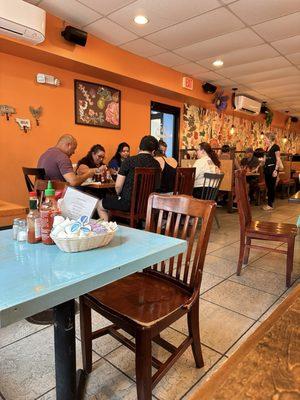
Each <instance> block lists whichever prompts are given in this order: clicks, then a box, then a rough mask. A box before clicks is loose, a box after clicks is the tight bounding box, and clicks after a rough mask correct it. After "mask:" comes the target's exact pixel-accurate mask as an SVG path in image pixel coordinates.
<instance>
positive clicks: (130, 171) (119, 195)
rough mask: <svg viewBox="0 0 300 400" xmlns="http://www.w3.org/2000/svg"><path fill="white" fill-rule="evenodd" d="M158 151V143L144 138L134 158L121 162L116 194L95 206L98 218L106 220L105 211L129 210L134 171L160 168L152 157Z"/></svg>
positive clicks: (146, 137) (153, 138) (149, 138)
mask: <svg viewBox="0 0 300 400" xmlns="http://www.w3.org/2000/svg"><path fill="white" fill-rule="evenodd" d="M157 149H158V141H157V139H155V137H153V136H150V135H148V136H144V137H143V138H142V140H141V142H140V150H139V153H138V154H137V155H136V156H132V157H128V158H127V159H126V160H124V161H123V163H122V165H121V168H120V170H119V173H118V175H117V180H116V194H115V195H112V196H107V197H105V199H103V200H102V201H100V202H99V203H98V206H97V211H98V214H99V217H100V218H102V219H104V220H105V221H107V220H108V213H107V210H121V211H129V210H130V200H131V191H132V188H133V183H134V169H135V168H137V167H144V168H145V167H148V168H160V166H159V163H158V161H156V160H155V159H154V158H153V156H154V154H155V152H156V150H157Z"/></svg>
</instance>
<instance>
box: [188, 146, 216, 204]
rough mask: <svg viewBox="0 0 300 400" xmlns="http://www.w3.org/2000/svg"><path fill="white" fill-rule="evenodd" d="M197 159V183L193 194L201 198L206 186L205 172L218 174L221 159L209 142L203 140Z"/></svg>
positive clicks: (195, 165)
mask: <svg viewBox="0 0 300 400" xmlns="http://www.w3.org/2000/svg"><path fill="white" fill-rule="evenodd" d="M197 158H198V159H197V161H196V162H195V164H194V167H195V168H196V175H195V184H194V190H193V196H194V197H196V198H198V199H199V198H201V194H202V191H203V186H204V174H205V173H207V172H208V173H211V174H218V173H220V166H221V163H220V160H219V159H218V156H217V154H216V152H215V151H214V150H213V149H212V148H211V146H210V144H209V143H206V142H202V143H200V145H199V149H198V150H197Z"/></svg>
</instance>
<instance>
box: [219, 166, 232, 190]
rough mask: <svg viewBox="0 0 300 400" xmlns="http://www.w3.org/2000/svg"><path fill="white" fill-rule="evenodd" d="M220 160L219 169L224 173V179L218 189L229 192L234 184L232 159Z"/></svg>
mask: <svg viewBox="0 0 300 400" xmlns="http://www.w3.org/2000/svg"><path fill="white" fill-rule="evenodd" d="M220 162H221V168H220V169H221V171H222V173H224V179H223V180H222V183H221V185H220V190H224V191H226V192H231V191H232V189H233V186H234V178H233V171H234V168H233V160H220Z"/></svg>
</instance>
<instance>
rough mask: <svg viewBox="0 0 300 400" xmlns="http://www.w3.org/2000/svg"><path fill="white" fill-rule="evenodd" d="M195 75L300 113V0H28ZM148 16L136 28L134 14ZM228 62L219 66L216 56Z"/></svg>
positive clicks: (282, 108)
mask: <svg viewBox="0 0 300 400" xmlns="http://www.w3.org/2000/svg"><path fill="white" fill-rule="evenodd" d="M27 1H28V2H30V3H32V4H36V5H38V6H39V7H42V8H44V9H45V10H46V11H48V12H50V13H51V14H54V15H56V16H58V17H60V18H62V19H64V20H66V21H67V22H69V23H71V24H73V25H75V26H77V27H79V28H82V29H83V30H85V31H87V32H89V33H91V34H93V35H95V36H97V37H99V38H100V39H103V40H105V41H107V42H109V43H112V44H114V45H116V46H119V47H121V48H122V49H124V50H127V51H129V52H132V53H135V54H138V55H140V56H142V57H146V58H149V59H150V60H152V61H155V62H157V63H159V64H162V65H165V66H168V67H171V68H173V69H175V70H177V71H181V72H183V73H185V74H187V75H190V76H193V77H195V78H198V79H201V80H204V81H208V82H211V83H214V84H218V85H221V86H222V87H224V88H226V89H227V88H232V87H238V88H239V91H240V92H243V93H245V94H248V95H251V96H252V97H256V98H257V99H259V100H266V101H267V102H268V104H269V105H270V106H272V108H274V109H277V110H281V111H286V110H289V111H290V113H291V115H297V116H299V117H300V0H185V1H184V0H27ZM140 14H142V15H145V16H146V17H147V18H148V19H149V23H148V24H146V25H142V26H141V25H136V24H135V23H134V22H133V19H134V17H135V16H136V15H140ZM219 58H220V59H222V60H223V61H224V65H223V67H218V68H217V67H214V66H213V65H212V62H213V61H214V60H216V59H219Z"/></svg>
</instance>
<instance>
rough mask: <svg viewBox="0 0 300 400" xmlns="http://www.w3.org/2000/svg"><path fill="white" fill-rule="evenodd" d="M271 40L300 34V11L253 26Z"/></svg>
mask: <svg viewBox="0 0 300 400" xmlns="http://www.w3.org/2000/svg"><path fill="white" fill-rule="evenodd" d="M253 29H254V30H255V31H256V32H257V33H258V34H259V35H261V36H262V37H263V38H264V39H266V40H267V41H269V42H272V41H275V40H280V39H284V38H287V37H289V36H295V35H299V34H300V12H297V13H294V14H289V15H286V16H285V17H281V18H276V19H273V20H271V21H267V22H263V23H262V24H258V25H255V26H253Z"/></svg>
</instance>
